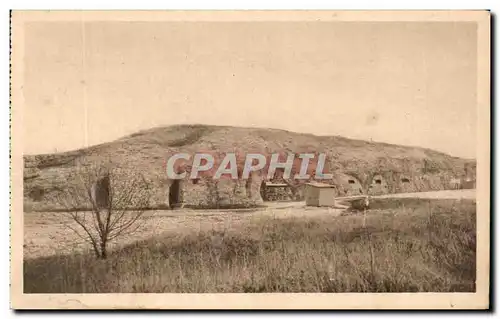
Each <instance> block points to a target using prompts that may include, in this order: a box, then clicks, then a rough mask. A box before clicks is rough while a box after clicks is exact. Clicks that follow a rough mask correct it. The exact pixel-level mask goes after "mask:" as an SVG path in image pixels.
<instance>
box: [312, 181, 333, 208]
mask: <svg viewBox="0 0 500 319" xmlns="http://www.w3.org/2000/svg"><path fill="white" fill-rule="evenodd" d="M335 188H336V187H335V185H330V184H324V183H307V184H306V192H305V193H306V194H305V195H306V196H305V197H306V205H307V206H335V193H336V190H335Z"/></svg>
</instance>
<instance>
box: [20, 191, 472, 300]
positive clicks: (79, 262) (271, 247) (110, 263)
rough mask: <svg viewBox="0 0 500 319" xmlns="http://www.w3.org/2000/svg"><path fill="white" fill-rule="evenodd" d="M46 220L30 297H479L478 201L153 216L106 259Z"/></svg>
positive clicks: (31, 222)
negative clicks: (439, 294) (435, 294)
mask: <svg viewBox="0 0 500 319" xmlns="http://www.w3.org/2000/svg"><path fill="white" fill-rule="evenodd" d="M299 211H300V212H301V213H299ZM34 214H39V213H32V214H25V224H26V231H25V246H26V247H25V261H24V291H25V293H112V292H130V293H134V292H151V293H153V292H156V293H159V292H191V293H195V292H198V293H203V292H414V291H428V292H444V291H469V292H470V291H475V275H476V266H475V260H476V253H475V251H476V207H475V202H474V201H470V200H454V199H453V200H452V199H447V200H431V199H378V200H375V201H374V202H373V203H372V205H371V209H370V210H368V211H367V212H366V214H363V213H349V214H342V215H340V214H339V212H338V211H333V210H332V211H329V212H328V211H326V210H320V209H309V210H303V208H300V209H299V208H296V207H295V208H294V207H293V206H292V207H288V208H283V207H282V208H281V209H280V208H276V209H274V210H266V211H264V213H262V212H255V211H254V212H252V211H247V212H239V213H235V212H233V213H231V212H215V211H214V212H211V211H203V212H195V211H193V212H183V215H182V216H174V215H175V214H176V211H173V212H162V213H159V212H151V213H149V214H148V215H146V216H145V220H148V222H147V223H146V227H145V228H144V230H143V231H142V232H141V234H138V235H136V237H130V238H126V239H125V240H123V241H121V242H119V243H117V244H115V246H114V247H113V250H112V251H111V253H110V254H109V257H108V258H107V259H105V260H97V259H96V258H95V257H94V256H93V254H92V253H91V252H87V251H86V250H85V247H84V246H80V248H79V249H74V248H73V247H71V242H72V240H71V238H70V235H69V233H64V232H63V228H64V227H63V226H60V228H61V229H60V232H56V231H54V229H56V228H57V227H54V225H53V223H54V221H55V220H54V219H55V217H51V218H52V219H47V220H46V223H47V224H45V225H36V222H35V221H36V220H37V221H40V217H41V216H42V217H43V216H44V215H37V217H36V218H34V217H33V216H32V215H34ZM162 214H163V215H162ZM47 216H48V215H47ZM51 216H53V215H51ZM229 217H230V218H229ZM58 222H59V225H64V223H63V222H61V218H58ZM44 228H45V230H44ZM35 229H38V231H39V232H41V233H43V234H44V235H43V236H42V235H40V234H36V233H35ZM224 229H226V231H225V233H224V232H223V230H224ZM68 231H69V230H68ZM49 233H50V234H52V236H53V238H52V239H50V236H49V235H48V234H49ZM64 234H67V237H66V238H65V237H64V236H65V235H64ZM61 236H63V237H61ZM52 244H53V246H51V245H52ZM68 245H69V246H70V248H69V249H68V248H67V247H68ZM74 245H75V244H74ZM50 247H52V248H50ZM64 247H66V248H64Z"/></svg>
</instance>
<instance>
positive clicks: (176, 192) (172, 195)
mask: <svg viewBox="0 0 500 319" xmlns="http://www.w3.org/2000/svg"><path fill="white" fill-rule="evenodd" d="M180 203H181V183H180V181H179V180H178V179H174V181H173V182H172V185H170V188H169V190H168V205H169V206H170V209H174V208H176V207H178V206H179V204H180Z"/></svg>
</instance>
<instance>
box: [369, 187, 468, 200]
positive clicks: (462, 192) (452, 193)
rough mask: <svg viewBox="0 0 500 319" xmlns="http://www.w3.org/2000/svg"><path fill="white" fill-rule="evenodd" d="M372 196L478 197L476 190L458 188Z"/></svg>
mask: <svg viewBox="0 0 500 319" xmlns="http://www.w3.org/2000/svg"><path fill="white" fill-rule="evenodd" d="M372 198H426V199H433V198H435V199H476V190H475V189H458V190H444V191H434V192H420V193H399V194H388V195H380V196H372Z"/></svg>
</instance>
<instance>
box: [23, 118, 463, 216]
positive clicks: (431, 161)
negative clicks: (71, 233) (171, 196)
mask: <svg viewBox="0 0 500 319" xmlns="http://www.w3.org/2000/svg"><path fill="white" fill-rule="evenodd" d="M200 151H220V152H234V151H239V152H243V153H249V152H252V153H262V154H271V153H274V152H278V151H281V152H283V151H290V152H295V153H298V152H307V151H309V152H310V151H315V152H324V153H327V160H328V163H327V165H328V167H329V168H330V170H331V171H332V172H334V173H335V176H336V179H335V181H333V183H338V184H344V183H346V179H345V176H350V177H353V178H355V179H356V180H357V181H359V183H360V184H361V185H362V187H363V188H365V189H368V187H369V185H370V183H371V182H372V178H373V176H374V175H380V176H383V178H384V179H385V182H386V183H387V185H388V188H387V189H388V192H398V191H401V189H400V188H401V185H400V183H399V182H400V177H401V176H408V179H409V180H410V182H411V187H410V188H411V190H413V191H426V190H432V189H445V188H447V185H448V182H449V180H450V179H451V178H453V177H460V176H462V175H463V174H464V166H465V165H466V163H470V162H471V161H470V160H465V159H461V158H458V157H453V156H450V155H447V154H444V153H441V152H437V151H434V150H430V149H425V148H419V147H408V146H401V145H392V144H386V143H376V142H367V141H362V140H354V139H348V138H344V137H340V136H316V135H312V134H303V133H295V132H289V131H285V130H277V129H264V128H243V127H229V126H208V125H173V126H167V127H160V128H153V129H149V130H144V131H140V132H137V133H135V134H132V135H129V136H125V137H123V138H121V139H118V140H115V141H112V142H108V143H104V144H99V145H95V146H92V147H88V148H84V149H79V150H76V151H70V152H63V153H56V154H41V155H27V156H25V157H24V168H25V169H24V186H25V187H24V198H25V208H26V207H27V208H26V209H32V210H50V208H51V203H50V202H49V198H50V196H49V195H50V194H51V193H52V192H54V191H55V190H57V189H60V188H61V187H64V185H65V184H67V183H68V182H70V181H68V176H69V175H71V172H72V171H74V169H75V163H76V162H81V161H84V162H92V163H94V162H101V161H111V162H113V163H114V164H115V165H116V166H118V167H120V168H121V169H123V170H125V171H131V172H140V173H141V174H143V175H144V176H145V177H146V178H148V179H149V180H151V182H152V184H153V185H154V186H157V187H156V188H157V189H158V190H159V191H158V193H157V194H156V195H155V196H156V197H155V198H156V199H155V203H156V204H158V206H161V205H160V204H161V203H163V202H164V201H165V199H164V197H165V190H164V189H163V188H162V187H163V186H162V185H163V184H165V183H166V173H165V170H164V165H165V161H166V159H167V158H168V157H169V156H170V155H172V154H174V153H177V152H187V153H195V152H200Z"/></svg>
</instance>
